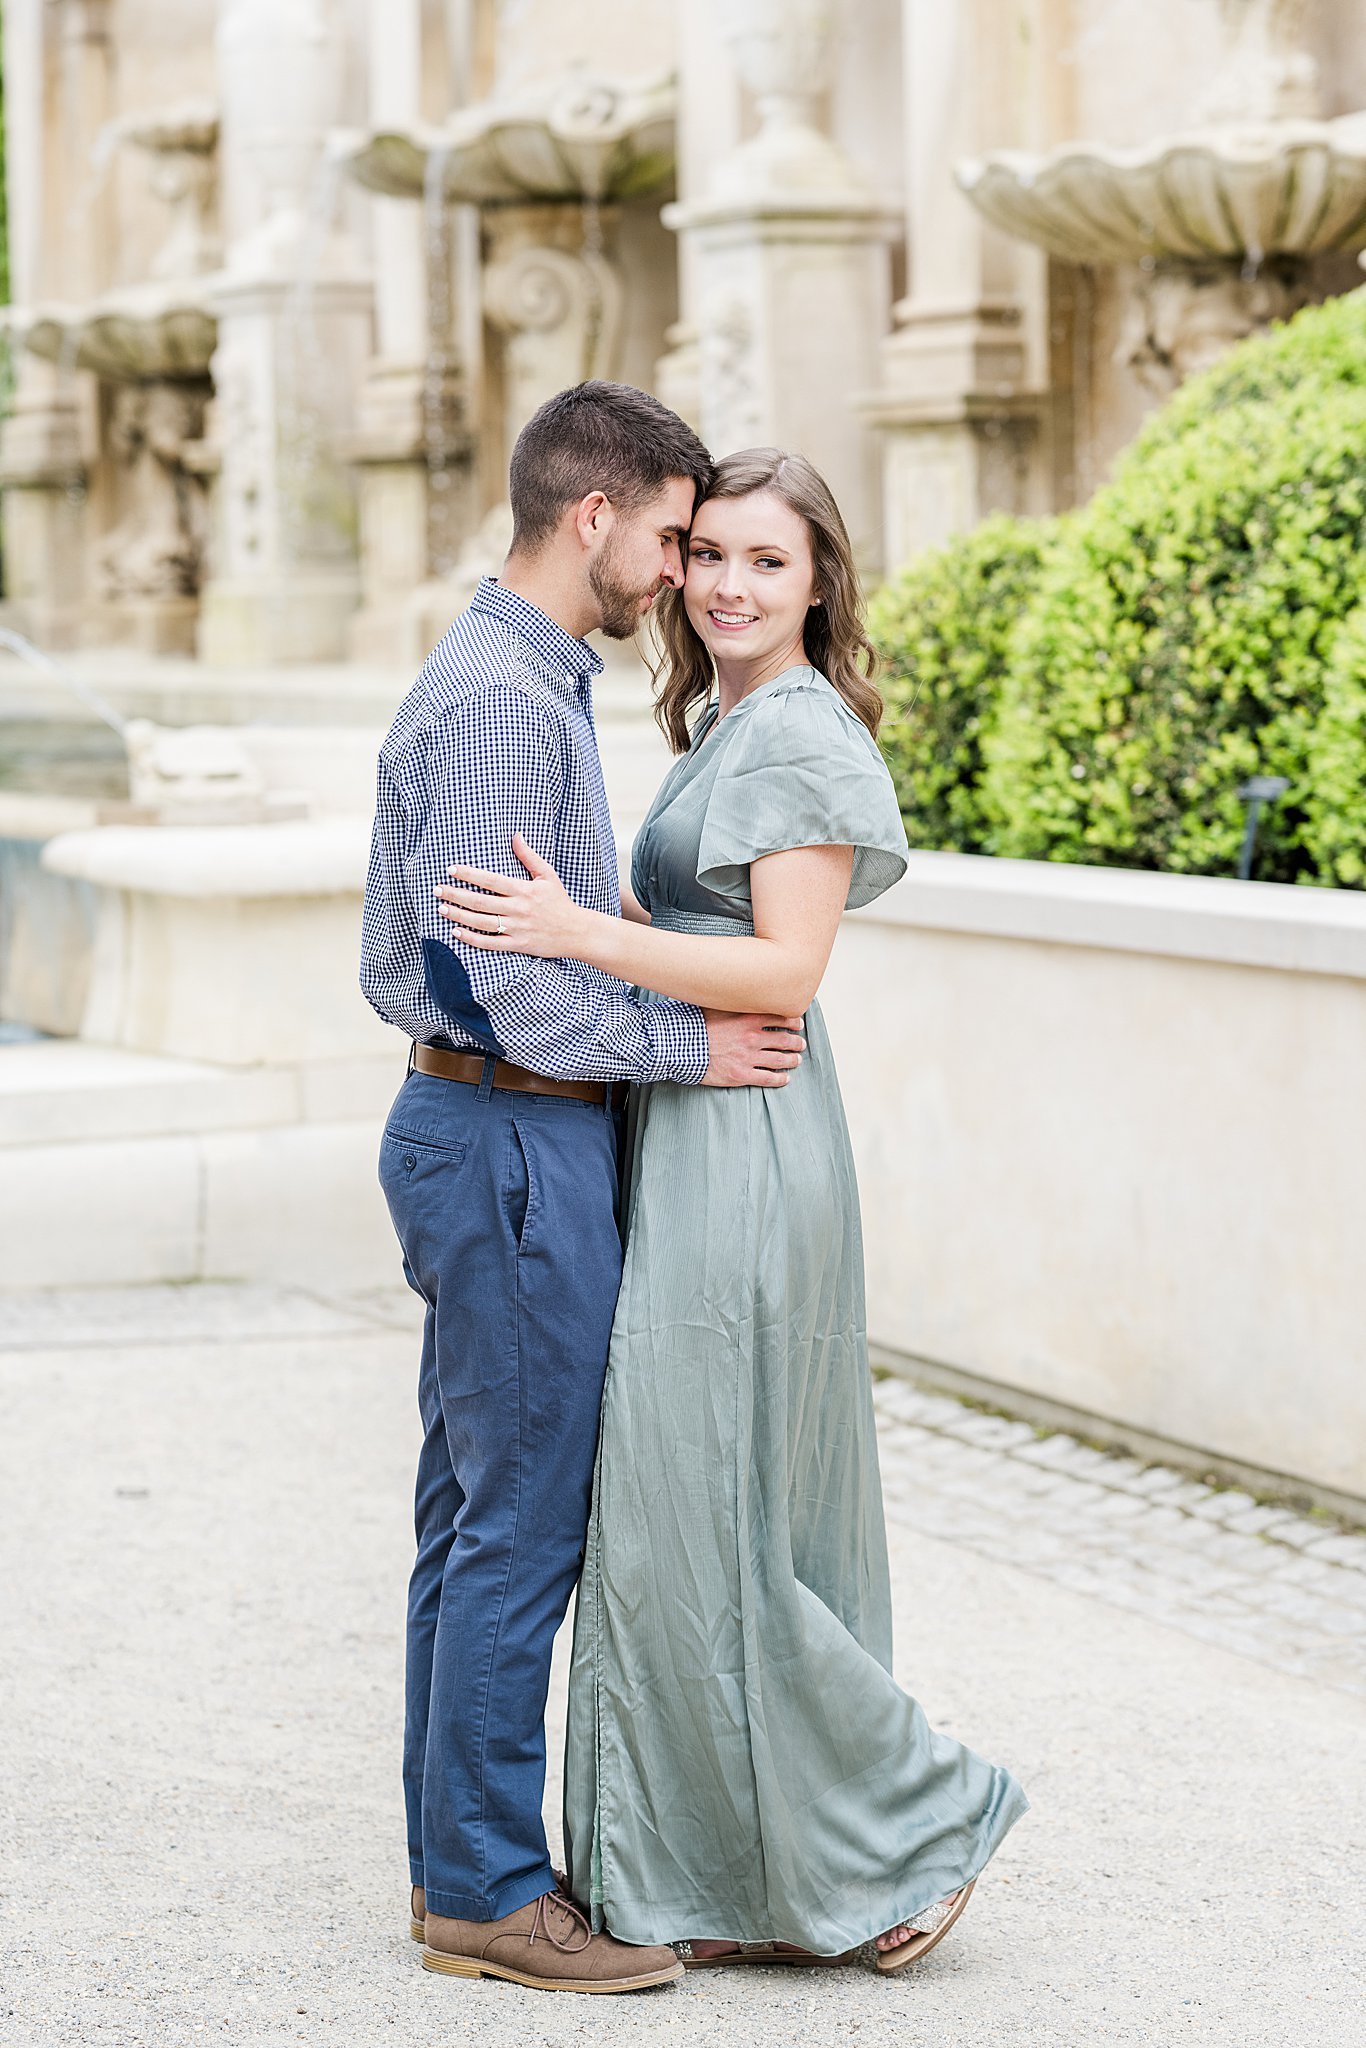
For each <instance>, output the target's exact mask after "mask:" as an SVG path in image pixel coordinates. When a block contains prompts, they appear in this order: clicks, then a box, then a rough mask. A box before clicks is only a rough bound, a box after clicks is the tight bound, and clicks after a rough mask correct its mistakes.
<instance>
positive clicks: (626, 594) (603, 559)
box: [588, 534, 658, 640]
mask: <svg viewBox="0 0 1366 2048" xmlns="http://www.w3.org/2000/svg"><path fill="white" fill-rule="evenodd" d="M617 555H618V549H617V542H616V535H615V534H609V535H608V537H607V540H606V541H605V543H604V544H603V547H602V549H601V552H600V553H598V554H596V555H595V556H594V557H593V559H592V561H591V562H590V563H589V565H588V587H589V589H590V590H591V591H592V593H593V595H594V597H595V598H596V599H597V601H598V603H599V605H600V606H601V608H602V630H603V632H604V633H605V634H606V635H607V638H608V639H609V640H629V639H631V638H632V636H633V635H634V634H635V632H636V630H637V628H638V627H639V625H640V621H641V618H642V617H643V614H642V612H641V609H640V605H641V599H642V598H644V597H648V596H649V595H650V592H651V591H653V590H655V589H656V588H657V587H658V585H657V582H656V583H652V584H650V585H649V586H648V588H647V589H645V590H628V589H627V587H626V586H625V584H623V583H622V581H621V579H620V577H619V576H618V575H617V573H616V572H617Z"/></svg>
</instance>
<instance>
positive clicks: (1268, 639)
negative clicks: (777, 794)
mask: <svg viewBox="0 0 1366 2048" xmlns="http://www.w3.org/2000/svg"><path fill="white" fill-rule="evenodd" d="M1363 607H1366V294H1363V293H1353V294H1351V295H1350V296H1348V297H1346V298H1342V299H1337V300H1333V301H1330V302H1329V303H1328V304H1327V305H1325V306H1322V307H1316V308H1312V309H1310V310H1308V311H1306V312H1304V313H1301V314H1300V315H1298V316H1297V318H1296V319H1295V320H1293V321H1292V322H1290V323H1289V324H1288V325H1287V326H1286V327H1284V328H1282V329H1279V330H1276V331H1274V332H1273V333H1271V334H1270V335H1267V336H1262V337H1258V338H1257V339H1255V340H1254V341H1252V342H1249V343H1246V344H1244V345H1243V346H1242V347H1241V348H1239V349H1236V350H1234V351H1232V352H1231V353H1230V355H1229V356H1228V357H1226V358H1225V359H1224V361H1223V362H1221V363H1220V364H1218V365H1216V366H1215V368H1214V369H1213V370H1211V371H1210V372H1208V373H1206V375H1205V376H1203V377H1201V378H1198V379H1195V380H1193V381H1192V383H1191V384H1190V385H1188V386H1187V387H1186V388H1185V389H1184V390H1182V391H1181V392H1179V393H1178V394H1177V396H1176V397H1175V398H1174V399H1173V401H1172V402H1171V404H1170V405H1169V406H1167V407H1166V408H1164V410H1163V411H1162V412H1161V413H1159V414H1158V415H1157V416H1156V417H1155V418H1154V420H1153V421H1151V422H1150V423H1149V425H1148V427H1147V428H1146V429H1145V430H1144V432H1143V433H1142V434H1141V435H1140V436H1139V438H1138V440H1137V441H1136V442H1135V444H1134V446H1133V448H1132V449H1131V450H1130V451H1129V453H1128V455H1127V456H1126V457H1125V459H1124V460H1123V461H1122V462H1121V464H1120V465H1119V467H1118V469H1117V471H1116V473H1115V476H1114V478H1113V480H1112V481H1111V482H1110V483H1109V484H1108V485H1107V486H1106V487H1105V488H1104V489H1102V490H1101V491H1100V492H1099V493H1098V494H1097V496H1096V497H1095V498H1094V499H1093V500H1092V501H1091V503H1090V504H1089V505H1088V506H1086V507H1085V508H1083V509H1082V510H1081V511H1079V512H1077V513H1074V514H1071V515H1069V516H1068V517H1066V518H1064V519H1060V520H1052V521H1045V522H1041V523H1039V524H1037V525H1033V526H1029V527H1025V528H1018V527H1009V526H1007V525H1005V524H1003V523H1002V522H1000V521H991V522H988V524H987V525H986V526H984V527H983V528H981V529H979V531H978V533H976V534H973V535H970V536H968V537H967V538H966V539H964V540H961V541H958V542H956V543H954V544H953V545H952V546H951V547H950V548H949V549H947V550H945V551H941V553H939V554H937V555H935V556H931V557H926V558H924V559H923V560H921V561H919V562H917V563H915V564H914V565H913V566H912V567H911V569H910V570H909V571H908V572H907V573H906V574H905V575H904V576H903V577H901V578H899V579H898V580H897V582H896V583H895V585H893V586H892V588H891V589H890V590H889V591H888V592H886V593H885V594H884V595H883V597H882V598H881V600H880V601H879V603H878V605H877V606H876V608H875V613H874V617H875V624H876V636H877V638H878V640H879V643H880V645H881V646H882V648H883V650H884V652H885V654H886V656H887V660H888V672H889V679H890V680H889V691H888V694H889V698H890V703H891V716H890V719H889V723H888V726H887V729H886V749H887V756H888V760H889V762H890V764H891V767H892V771H893V774H894V776H896V778H897V780H898V785H899V788H900V791H901V797H902V802H903V806H904V808H905V811H906V813H907V817H908V827H909V829H910V831H911V835H912V838H913V841H914V843H916V844H918V845H939V846H956V847H958V848H960V849H961V850H963V851H972V852H978V851H984V852H991V853H999V854H1013V855H1018V856H1023V857H1026V858H1034V859H1052V860H1070V861H1082V862H1088V863H1091V864H1098V865H1121V866H1130V867H1158V868H1167V869H1171V870H1174V871H1181V872H1186V873H1194V874H1230V873H1232V872H1233V871H1234V869H1235V868H1236V864H1237V857H1238V850H1239V846H1240V844H1241V841H1242V836H1243V829H1244V821H1245V812H1244V807H1243V804H1242V802H1241V801H1240V799H1239V797H1238V794H1237V791H1238V787H1239V785H1240V784H1241V783H1242V782H1243V781H1244V780H1245V779H1246V778H1247V777H1248V776H1250V775H1253V774H1265V775H1282V776H1285V777H1287V778H1288V779H1289V782H1290V789H1289V791H1288V793H1287V795H1286V796H1285V797H1284V799H1283V800H1282V801H1281V802H1280V803H1279V804H1278V805H1276V806H1275V807H1274V808H1273V809H1272V810H1270V811H1269V812H1268V813H1267V814H1266V815H1265V817H1264V821H1263V826H1262V831H1261V834H1260V837H1259V841H1258V859H1257V865H1256V869H1255V873H1256V874H1257V876H1258V878H1259V879H1262V880H1275V881H1309V882H1321V883H1329V884H1333V883H1336V884H1338V885H1341V886H1348V887H1361V886H1363V885H1366V716H1364V715H1363V710H1364V707H1366V619H1364V617H1363ZM915 691H918V692H919V695H918V697H915V696H914V694H913V693H914V692H915ZM926 706H928V707H929V708H928V710H926V709H925V707H926ZM951 785H961V786H951ZM918 812H919V813H920V815H919V816H918V815H917V813H918Z"/></svg>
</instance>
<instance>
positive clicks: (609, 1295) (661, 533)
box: [361, 383, 802, 1991]
mask: <svg viewBox="0 0 1366 2048" xmlns="http://www.w3.org/2000/svg"><path fill="white" fill-rule="evenodd" d="M709 473H710V461H709V457H708V455H707V452H706V450H705V449H704V448H703V446H702V444H701V443H700V441H698V439H697V438H696V436H695V435H694V434H693V433H692V432H691V431H690V429H689V428H688V427H686V426H685V425H684V423H683V422H682V421H681V420H680V419H678V418H677V417H676V416H675V415H674V414H673V413H671V412H670V411H669V410H668V409H667V408H666V407H665V406H663V405H661V404H660V403H659V402H658V401H657V400H656V399H653V398H651V397H649V396H648V395H647V394H646V393H644V392H642V391H636V390H633V389H631V388H630V387H629V386H625V385H616V384H604V383H589V384H581V385H579V386H577V387H576V388H575V389H573V390H570V391H564V392H561V393H560V394H559V396H558V397H556V398H553V399H551V400H550V401H549V403H548V404H546V405H544V406H543V407H542V408H541V410H540V411H539V412H538V413H537V414H536V415H535V417H534V418H533V419H532V420H531V421H530V422H529V424H528V425H527V427H526V428H525V429H524V431H523V433H522V434H521V436H520V438H519V440H518V442H517V446H516V449H515V450H514V453H513V458H512V469H511V479H510V482H511V497H512V511H513V542H512V550H511V553H510V554H509V556H508V559H507V562H506V564H505V566H504V569H503V572H502V576H501V578H499V579H498V580H496V581H495V580H493V579H491V578H490V579H486V580H485V581H484V582H483V583H482V584H481V585H480V588H479V591H478V593H477V595H476V596H475V599H474V601H473V603H472V605H471V606H470V608H469V610H468V611H467V612H466V613H465V614H464V615H463V616H462V617H461V618H460V619H458V620H457V621H456V623H455V625H454V626H453V627H452V628H451V630H450V632H449V633H448V634H447V635H446V637H445V639H444V640H443V641H442V642H441V644H440V646H438V647H437V649H436V651H435V652H434V653H433V655H432V656H431V658H430V659H429V661H428V662H427V664H426V667H425V668H424V669H423V671H422V674H421V676H420V677H419V678H418V681H417V684H416V686H415V687H414V689H413V690H412V692H411V693H410V694H409V696H408V697H407V699H406V700H405V702H404V704H403V706H402V708H401V709H400V711H399V714H398V716H397V718H396V719H395V721H394V724H393V728H392V730H391V731H390V733H389V736H388V738H387V740H386V741H385V743H384V748H383V751H382V753H381V755H380V762H379V782H378V802H377V813H376V819H375V833H374V842H373V848H372V854H371V863H370V875H369V881H368V885H367V889H366V904H365V925H364V936H363V960H362V969H361V985H362V987H363V989H364V991H365V994H366V996H367V997H368V998H369V1000H370V1002H371V1003H372V1004H373V1005H374V1007H375V1008H376V1009H377V1010H378V1011H379V1013H380V1015H381V1016H382V1017H385V1018H386V1019H388V1021H389V1022H390V1023H393V1024H396V1025H398V1026H399V1027H400V1028H401V1029H402V1030H403V1031H405V1032H406V1033H407V1034H408V1036H409V1037H410V1038H411V1039H412V1040H413V1041H414V1050H413V1054H412V1063H411V1067H410V1072H409V1076H408V1079H407V1080H406V1082H405V1083H404V1085H403V1087H402V1089H401V1090H400V1092H399V1096H398V1099H397V1101H396V1102H395V1104H394V1108H393V1111H392V1112H391V1115H390V1120H389V1124H388V1127H387V1129H386V1131H385V1136H384V1141H383V1145H382V1148H381V1158H380V1178H381V1181H382V1184H383V1186H384V1190H385V1194H386V1197H387V1199H388V1202H389V1207H390V1213H391V1215H392V1217H393V1220H394V1225H395V1228H396V1230H397V1232H398V1236H399V1241H400V1243H401V1246H402V1249H403V1256H404V1268H405V1271H406V1273H407V1277H408V1280H409V1282H410V1284H411V1285H412V1286H413V1287H414V1288H415V1289H416V1291H417V1292H418V1293H419V1294H420V1295H421V1297H422V1299H423V1300H424V1302H425V1303H426V1311H427V1313H426V1325H425V1333H424V1339H423V1351H422V1364H421V1374H420V1386H419V1405H420V1409H421V1414H422V1422H423V1427H424V1430H425V1432H426V1434H425V1440H424V1443H423V1447H422V1452H421V1457H420V1461H419V1466H418V1478H417V1508H416V1525H417V1562H416V1565H415V1567H414V1571H413V1577H412V1582H411V1586H410V1589H409V1601H408V1656H407V1720H406V1730H405V1743H404V1785H405V1793H406V1799H407V1810H408V1840H409V1857H410V1863H411V1873H412V1881H413V1886H414V1892H413V1922H412V1924H413V1932H414V1934H415V1935H416V1936H418V1937H419V1938H422V1939H423V1941H424V1948H423V1961H424V1963H425V1964H426V1966H427V1967H428V1968H430V1969H437V1970H442V1971H445V1972H448V1973H451V1974H456V1975H463V1976H478V1975H481V1974H492V1975H497V1976H505V1977H512V1978H513V1979H514V1980H515V1981H517V1982H519V1983H526V1984H535V1985H544V1986H546V1987H548V1988H557V1989H562V1990H580V1991H589V1990H592V1991H603V1990H608V1989H611V1990H629V1989H633V1988H635V1987H637V1986H642V1985H647V1984H660V1983H665V1982H668V1981H670V1980H671V1979H673V1978H675V1977H677V1976H678V1975H679V1974H680V1971H681V1965H680V1964H679V1963H678V1961H677V1959H676V1958H675V1956H674V1954H673V1952H672V1950H670V1949H667V1948H631V1947H627V1946H626V1945H624V1944H623V1943H620V1942H617V1941H614V1940H613V1939H612V1938H611V1937H610V1936H608V1935H605V1934H601V1935H594V1934H592V1933H591V1932H590V1930H589V1927H588V1924H587V1922H586V1921H585V1920H584V1918H583V1916H582V1915H581V1914H580V1913H579V1912H578V1910H577V1908H576V1907H575V1906H574V1905H573V1903H572V1902H571V1901H569V1900H567V1899H565V1898H564V1897H562V1896H561V1895H560V1894H559V1892H558V1891H557V1889H556V1881H555V1875H554V1873H553V1871H552V1870H551V1867H550V1862H549V1858H548V1855H547V1850H546V1841H545V1833H544V1829H543V1827H542V1823H541V1802H542V1798H543V1793H544V1781H545V1727H544V1718H545V1701H546V1693H547V1689H548V1685H549V1672H550V1652H551V1644H552V1641H553V1638H554V1635H555V1632H556V1629H557V1628H558V1626H559V1624H560V1622H561V1621H562V1619H563V1618H564V1614H565V1610H566V1608H567V1606H568V1603H569V1596H570V1594H571V1592H572V1590H573V1587H574V1584H575V1581H576V1579H577V1577H578V1573H579V1570H580V1566H581V1563H582V1556H583V1545H584V1539H585V1533H586V1528H587V1518H588V1508H589V1497H590V1492H591V1485H592V1467H593V1458H594V1453H595V1449H596V1444H597V1434H598V1411H599V1406H600V1402H601V1395H602V1384H603V1376H604V1373H605V1370H606V1360H607V1347H608V1339H609V1336H610V1332H611V1326H612V1314H613V1309H614V1306H615V1302H616V1295H617V1289H618V1286H619V1283H620V1278H621V1245H620V1239H619V1235H618V1227H617V1218H616V1189H617V1170H616V1124H615V1119H614V1111H615V1109H616V1108H617V1107H618V1106H619V1097H620V1094H621V1084H622V1083H624V1082H626V1081H632V1080H634V1081H661V1080H668V1081H678V1082H685V1083H695V1084H698V1085H702V1086H707V1087H720V1088H726V1087H753V1086H770V1085H775V1084H781V1083H782V1082H783V1081H784V1080H785V1079H786V1074H787V1071H788V1070H790V1069H791V1068H792V1067H793V1066H795V1065H796V1064H797V1062H798V1060H799V1058H800V1053H801V1045H802V1041H801V1039H800V1037H799V1036H797V1035H796V1033H795V1032H794V1031H793V1030H791V1029H787V1028H783V1026H784V1020H781V1019H775V1018H764V1017H730V1016H724V1015H720V1014H713V1013H710V1012H708V1013H703V1012H702V1011H700V1010H697V1009H695V1008H693V1006H692V1005H691V1004H688V1003H680V1002H673V1001H659V1002H651V1003H646V1002H643V1001H642V1000H641V999H640V998H639V996H638V995H637V994H636V993H635V992H634V991H632V990H630V989H628V988H626V987H625V986H624V985H623V984H621V983H620V982H617V981H614V980H613V979H612V978H611V977H610V976H608V975H605V974H603V973H601V972H600V971H599V970H597V969H594V968H591V967H587V966H584V965H582V964H580V963H578V962H575V961H561V960H534V959H529V958H527V957H525V956H520V955H507V954H492V953H487V952H481V951H479V950H477V949H474V948H468V947H461V946H460V944H459V943H458V941H457V940H456V938H455V937H454V936H453V928H452V927H451V926H450V925H448V924H447V923H445V922H444V920H442V919H441V918H440V917H439V915H438V911H437V899H436V897H435V894H434V891H435V888H436V886H437V884H438V883H440V882H443V881H444V880H445V879H446V869H447V867H448V865H450V864H452V863H456V862H458V863H463V864H467V865H475V866H479V867H483V868H488V869H495V870H499V871H501V872H503V873H506V874H511V875H521V874H522V873H523V872H524V870H523V868H522V867H521V864H520V863H519V862H518V861H517V859H516V857H515V855H514V853H513V851H512V839H513V835H514V833H517V832H520V833H522V835H523V836H524V838H525V839H526V840H527V841H529V843H530V844H531V846H533V847H534V848H535V850H536V851H537V852H538V853H539V854H541V855H542V856H544V858H546V859H547V860H549V861H551V862H552V863H553V864H554V866H555V868H556V870H557V872H558V873H559V875H560V876H561V878H562V879H563V881H564V882H565V884H566V886H567V887H568V888H569V890H570V891H571V893H572V894H573V895H574V896H575V897H576V898H577V899H578V900H579V901H580V902H581V903H583V904H585V905H589V906H591V907H592V908H594V909H597V910H602V911H608V912H611V913H613V914H617V913H619V911H620V891H619V884H618V879H617V865H616V852H615V844H614V840H613V835H612V824H611V818H610V815H609V812H608V808H607V799H606V795H605V792H604V789H603V782H602V771H601V767H600V764H599V761H598V753H597V745H596V740H595V737H594V730H593V711H592V694H591V685H592V678H593V676H594V675H595V674H596V673H597V671H598V670H599V669H600V668H601V666H602V662H601V658H600V657H599V656H598V655H597V654H595V653H593V652H592V651H591V650H590V649H589V648H588V647H586V646H585V645H584V644H583V635H584V634H585V633H588V632H591V631H593V630H594V629H595V628H601V629H602V630H603V631H604V632H605V633H607V634H608V635H609V636H610V637H612V638H614V639H626V638H628V637H629V636H630V635H631V634H632V633H633V632H634V631H635V630H636V627H637V626H638V625H639V623H640V621H641V619H642V618H643V617H644V615H645V613H646V612H647V611H648V610H649V607H650V604H651V602H652V601H653V599H654V597H655V596H656V595H657V594H658V592H659V591H660V590H661V589H663V588H664V587H665V585H668V584H673V585H679V584H681V582H682V579H683V550H684V546H685V542H686V536H687V531H688V527H689V524H690V522H691V519H692V515H693V510H694V506H695V504H696V502H697V499H698V494H699V492H701V491H705V489H706V486H707V482H708V479H709ZM787 1021H788V1023H789V1024H790V1023H791V1021H792V1020H787Z"/></svg>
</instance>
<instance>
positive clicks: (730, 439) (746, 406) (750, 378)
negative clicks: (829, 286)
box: [699, 290, 764, 454]
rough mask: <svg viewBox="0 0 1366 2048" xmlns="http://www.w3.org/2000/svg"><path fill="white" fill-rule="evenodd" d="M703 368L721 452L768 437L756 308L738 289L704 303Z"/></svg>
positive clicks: (710, 426)
mask: <svg viewBox="0 0 1366 2048" xmlns="http://www.w3.org/2000/svg"><path fill="white" fill-rule="evenodd" d="M699 367H700V382H701V388H702V390H703V391H704V392H705V394H706V421H707V431H708V433H709V435H710V436H711V439H712V442H713V445H714V446H715V448H716V450H717V452H718V453H722V454H729V453H730V451H731V450H732V449H735V448H752V447H754V446H755V444H756V443H757V442H759V441H761V440H762V439H763V438H764V434H763V407H762V403H761V400H760V395H759V374H760V373H759V364H758V360H757V354H756V345H755V326H754V311H753V308H752V306H751V305H750V303H749V301H748V299H746V298H744V297H742V296H741V295H740V294H739V293H738V292H734V291H731V292H726V291H724V290H722V291H719V292H718V293H717V294H716V296H715V297H713V298H711V299H709V300H708V302H707V303H706V305H705V306H704V308H703V312H702V319H701V322H700V366H699Z"/></svg>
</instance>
